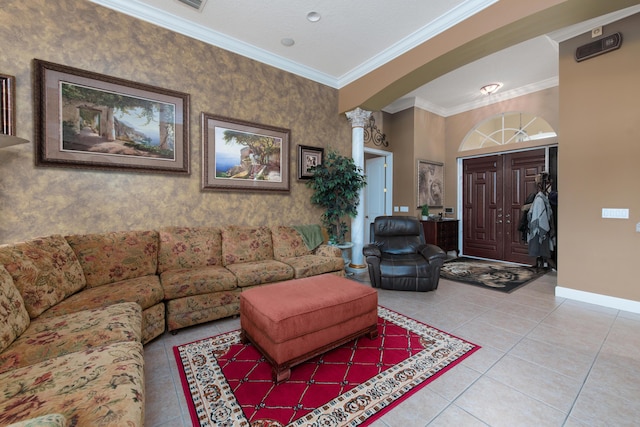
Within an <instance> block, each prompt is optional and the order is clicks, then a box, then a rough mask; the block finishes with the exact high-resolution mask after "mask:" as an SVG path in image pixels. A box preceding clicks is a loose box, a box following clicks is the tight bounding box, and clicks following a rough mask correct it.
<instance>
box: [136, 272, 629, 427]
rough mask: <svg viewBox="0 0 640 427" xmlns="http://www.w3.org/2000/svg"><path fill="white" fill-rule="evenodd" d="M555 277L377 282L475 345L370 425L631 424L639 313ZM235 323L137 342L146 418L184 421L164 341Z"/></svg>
mask: <svg viewBox="0 0 640 427" xmlns="http://www.w3.org/2000/svg"><path fill="white" fill-rule="evenodd" d="M364 277H366V276H364ZM361 279H362V277H361ZM555 285H556V274H555V273H553V272H550V273H548V274H546V275H545V276H543V277H541V278H539V279H537V280H536V281H535V282H532V283H529V284H527V285H526V286H524V287H522V288H520V289H517V290H516V291H514V292H512V293H511V294H503V293H500V292H497V291H493V290H487V289H482V288H478V287H474V286H469V285H465V284H460V283H456V282H451V281H447V280H440V285H439V287H438V289H437V290H436V291H434V292H425V293H414V292H398V291H387V290H379V291H378V295H379V302H380V304H381V305H383V306H385V307H388V308H390V309H392V310H396V311H398V312H400V313H402V314H405V315H407V316H410V317H413V318H415V319H418V320H420V321H423V322H425V323H428V324H430V325H432V326H435V327H437V328H440V329H442V330H444V331H446V332H449V333H451V334H454V335H456V336H459V337H461V338H464V339H467V340H469V341H471V342H474V343H476V344H479V345H481V346H482V349H481V350H479V351H478V352H476V353H475V354H473V355H472V356H471V357H469V358H467V359H466V360H464V361H463V362H462V363H460V364H459V365H457V366H455V367H454V368H453V369H451V370H450V371H448V372H447V373H445V374H444V375H443V376H441V377H440V378H438V379H437V380H435V381H434V382H432V383H431V384H429V385H427V386H426V387H424V388H423V389H421V390H420V391H418V392H417V393H415V394H414V395H413V396H411V397H410V398H409V399H407V400H406V401H404V402H402V403H401V404H400V405H398V406H397V407H396V408H394V409H393V410H391V411H390V412H389V413H387V414H385V415H384V416H383V417H382V418H380V419H379V420H377V421H376V422H375V423H374V424H373V426H375V427H412V426H420V427H422V426H496V427H497V426H509V427H513V426H536V427H538V426H567V427H584V426H616V427H617V426H635V425H638V423H639V422H640V421H639V420H640V315H638V314H633V313H628V312H622V311H618V310H613V309H608V308H604V307H600V306H596V305H591V304H585V303H580V302H576V301H572V300H565V299H563V298H557V297H555V296H554V287H555ZM239 325H240V321H239V319H238V318H235V319H224V320H219V321H215V322H210V323H208V324H205V325H200V326H195V327H192V328H187V329H183V330H181V331H180V332H179V333H178V334H177V335H171V334H169V333H165V334H164V335H162V336H161V337H159V338H157V339H155V340H154V341H152V342H151V343H149V344H147V345H146V346H145V375H146V379H145V383H146V406H145V412H146V414H145V415H146V422H145V425H146V426H147V427H156V426H171V427H174V426H175V427H179V426H191V420H190V417H189V412H188V409H187V404H186V400H185V397H184V394H183V391H182V387H181V384H180V378H179V376H178V371H177V368H176V363H175V358H174V356H173V346H175V345H178V344H183V343H187V342H191V341H194V340H197V339H201V338H206V337H209V336H211V335H216V334H219V333H223V332H227V331H230V330H234V329H237V328H239Z"/></svg>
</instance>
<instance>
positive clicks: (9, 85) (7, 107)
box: [0, 74, 16, 135]
mask: <svg viewBox="0 0 640 427" xmlns="http://www.w3.org/2000/svg"><path fill="white" fill-rule="evenodd" d="M15 86H16V78H15V77H14V76H8V75H6V74H0V133H3V134H5V135H15V134H16V116H15V111H16V100H15V95H14V88H15Z"/></svg>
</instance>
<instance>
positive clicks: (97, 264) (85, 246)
mask: <svg viewBox="0 0 640 427" xmlns="http://www.w3.org/2000/svg"><path fill="white" fill-rule="evenodd" d="M66 239H67V241H68V242H69V245H70V246H71V247H72V248H73V251H74V252H75V253H76V255H77V257H78V261H80V264H81V265H82V269H83V270H84V275H85V277H86V280H87V287H88V288H92V287H95V286H101V285H105V284H107V283H114V282H119V281H121V280H127V279H134V278H136V277H142V276H148V275H154V274H156V271H157V269H158V232H157V231H155V230H147V231H117V232H111V233H100V234H82V235H71V236H66Z"/></svg>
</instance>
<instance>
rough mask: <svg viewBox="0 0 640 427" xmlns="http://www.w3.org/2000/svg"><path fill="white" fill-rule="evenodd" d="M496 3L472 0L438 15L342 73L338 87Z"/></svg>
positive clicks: (493, 0)
mask: <svg viewBox="0 0 640 427" xmlns="http://www.w3.org/2000/svg"><path fill="white" fill-rule="evenodd" d="M494 3H497V0H470V1H465V2H463V3H462V4H460V5H458V6H456V7H455V8H453V9H451V10H450V11H448V12H447V13H445V14H444V15H442V16H440V17H438V19H435V20H434V21H432V22H430V23H428V24H427V25H425V26H424V27H422V28H421V29H420V30H418V31H415V32H414V33H412V34H410V35H408V36H407V37H405V38H404V39H402V40H400V41H399V42H397V43H394V44H393V45H391V46H390V47H389V48H387V49H385V50H383V51H382V52H380V53H379V54H378V55H376V56H374V57H372V58H371V59H369V60H368V61H365V62H363V63H362V64H361V65H359V66H358V67H356V68H354V69H353V70H351V71H350V72H348V73H346V74H344V75H342V76H341V77H340V78H339V79H338V88H341V87H344V86H346V85H348V84H349V83H352V82H354V81H355V80H357V79H359V78H360V77H362V76H365V75H367V74H368V73H370V72H371V71H373V70H375V69H376V68H378V67H380V66H382V65H384V64H386V63H387V62H389V61H391V60H393V59H395V58H397V57H398V56H400V55H402V54H404V53H407V52H408V51H410V50H411V49H413V48H415V47H416V46H419V45H420V44H422V43H424V42H426V41H427V40H430V39H431V38H433V37H435V36H437V35H438V34H440V33H442V32H443V31H446V30H448V29H449V28H452V27H454V26H456V25H457V24H459V23H460V22H462V21H464V20H465V19H467V18H469V17H471V16H473V15H475V14H476V13H478V12H480V11H482V10H483V9H486V8H487V7H489V6H491V5H492V4H494Z"/></svg>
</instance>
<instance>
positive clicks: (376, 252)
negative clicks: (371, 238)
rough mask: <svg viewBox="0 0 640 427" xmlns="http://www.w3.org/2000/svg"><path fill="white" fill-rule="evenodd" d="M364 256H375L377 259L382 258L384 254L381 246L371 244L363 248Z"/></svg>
mask: <svg viewBox="0 0 640 427" xmlns="http://www.w3.org/2000/svg"><path fill="white" fill-rule="evenodd" d="M362 255H364V256H365V257H370V256H374V257H377V258H380V257H382V252H381V251H380V245H378V244H377V243H369V244H368V245H365V246H364V247H363V248H362Z"/></svg>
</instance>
